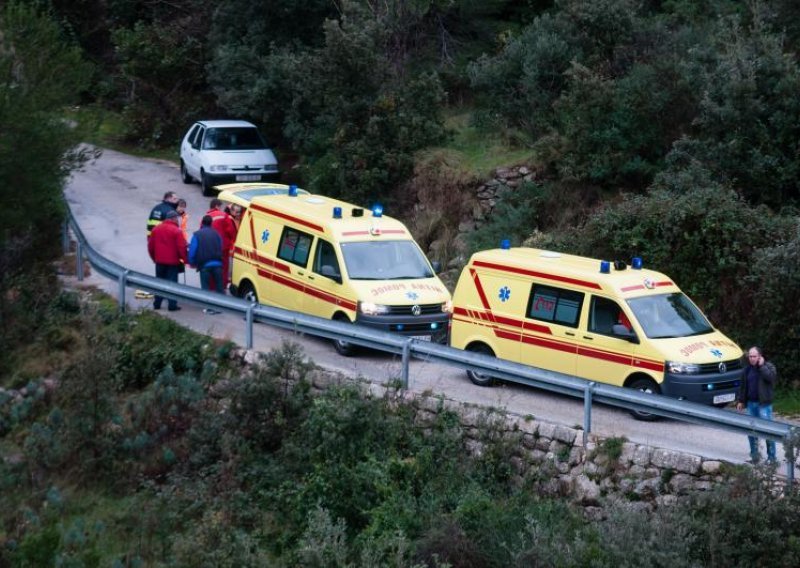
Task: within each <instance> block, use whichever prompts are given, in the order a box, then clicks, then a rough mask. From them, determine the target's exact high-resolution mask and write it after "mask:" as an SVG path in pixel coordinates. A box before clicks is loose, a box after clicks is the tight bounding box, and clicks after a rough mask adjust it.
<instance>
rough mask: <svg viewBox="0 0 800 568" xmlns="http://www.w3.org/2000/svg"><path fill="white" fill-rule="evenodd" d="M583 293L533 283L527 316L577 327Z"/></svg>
mask: <svg viewBox="0 0 800 568" xmlns="http://www.w3.org/2000/svg"><path fill="white" fill-rule="evenodd" d="M581 304H583V294H581V293H580V292H573V291H572V290H562V289H560V288H552V287H550V286H538V285H534V286H533V290H532V293H531V299H530V303H529V306H528V317H529V318H533V319H537V320H542V321H548V322H553V323H559V324H561V325H567V326H569V327H577V326H578V319H579V318H580V314H581Z"/></svg>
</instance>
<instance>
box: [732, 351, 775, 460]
mask: <svg viewBox="0 0 800 568" xmlns="http://www.w3.org/2000/svg"><path fill="white" fill-rule="evenodd" d="M777 378H778V371H777V370H776V369H775V365H773V364H772V363H770V362H769V361H766V360H765V359H764V354H763V352H762V351H761V348H759V347H755V346H753V347H751V348H750V349H749V350H748V351H747V366H746V367H745V368H744V370H743V371H742V380H741V381H740V382H739V394H738V396H737V399H736V408H737V409H738V410H739V411H740V412H741V411H742V410H744V409H745V408H747V413H748V414H749V415H750V416H756V417H758V418H764V419H765V420H772V397H773V392H774V390H775V381H776V380H777ZM747 439H748V441H749V442H750V459H751V461H752V462H753V463H758V462H759V461H761V454H760V453H759V451H758V438H756V437H755V436H748V437H747ZM767 461H769V462H770V463H775V462H776V456H775V442H773V441H770V440H767Z"/></svg>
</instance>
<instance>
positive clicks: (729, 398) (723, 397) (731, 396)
mask: <svg viewBox="0 0 800 568" xmlns="http://www.w3.org/2000/svg"><path fill="white" fill-rule="evenodd" d="M734 400H736V393H734V392H730V393H728V394H718V395H717V396H715V397H714V404H722V403H723V402H733V401H734Z"/></svg>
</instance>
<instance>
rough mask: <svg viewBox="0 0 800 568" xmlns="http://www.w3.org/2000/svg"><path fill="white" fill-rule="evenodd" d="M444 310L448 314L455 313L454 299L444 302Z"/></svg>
mask: <svg viewBox="0 0 800 568" xmlns="http://www.w3.org/2000/svg"><path fill="white" fill-rule="evenodd" d="M442 312H443V313H447V314H452V313H453V300H447V301H446V302H444V303H443V304H442Z"/></svg>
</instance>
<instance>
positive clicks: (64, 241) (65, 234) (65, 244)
mask: <svg viewBox="0 0 800 568" xmlns="http://www.w3.org/2000/svg"><path fill="white" fill-rule="evenodd" d="M61 250H62V251H63V253H64V254H68V253H69V221H67V220H65V221H64V222H63V223H61Z"/></svg>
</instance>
